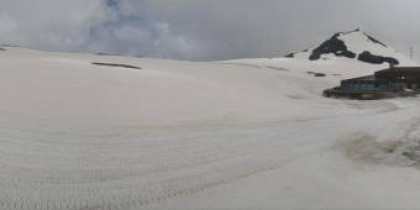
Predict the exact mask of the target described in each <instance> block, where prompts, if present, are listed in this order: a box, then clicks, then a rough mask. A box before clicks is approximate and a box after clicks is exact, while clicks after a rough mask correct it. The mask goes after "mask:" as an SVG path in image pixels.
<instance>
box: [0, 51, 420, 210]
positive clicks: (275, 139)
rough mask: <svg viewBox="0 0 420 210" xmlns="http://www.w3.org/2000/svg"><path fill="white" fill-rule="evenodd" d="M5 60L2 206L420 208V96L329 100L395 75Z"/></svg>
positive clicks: (367, 68) (278, 63)
mask: <svg viewBox="0 0 420 210" xmlns="http://www.w3.org/2000/svg"><path fill="white" fill-rule="evenodd" d="M5 49H6V51H3V52H0V98H1V103H0V170H1V173H0V209H5V210H10V209H28V210H37V209H42V210H44V209H52V210H58V209H122V210H125V209H159V210H160V209H194V210H195V209H384V208H391V209H395V208H401V209H402V208H405V209H409V208H414V209H415V208H418V207H419V206H420V205H419V203H418V201H417V200H418V198H417V195H418V193H420V189H419V188H418V187H417V185H418V184H420V176H418V175H419V174H420V171H418V169H416V168H415V167H414V166H415V164H414V162H413V161H412V160H410V159H408V158H407V157H406V156H404V155H402V153H404V152H405V151H406V150H407V149H410V148H411V147H410V145H411V143H412V142H413V141H412V140H415V139H417V137H418V135H419V132H418V130H417V127H418V125H420V124H419V123H420V121H419V119H418V117H417V116H416V115H417V114H418V113H419V112H420V109H419V108H418V107H420V106H419V105H420V101H419V100H418V98H405V99H393V100H384V101H363V102H361V101H350V100H332V99H326V98H323V97H321V93H322V90H323V89H325V88H329V87H332V86H335V85H337V84H338V82H339V81H340V80H341V79H344V78H350V77H354V76H359V75H363V74H368V73H371V72H373V71H375V70H377V69H381V68H384V67H386V66H387V65H370V64H366V63H361V62H355V61H353V60H350V59H345V58H338V59H334V60H322V61H319V62H309V61H302V60H299V59H287V58H282V59H248V60H232V61H224V62H213V63H189V62H179V61H170V60H154V59H137V58H124V57H113V56H97V55H89V54H62V53H47V52H39V51H34V50H28V49H22V48H5ZM92 62H94V63H108V64H121V65H131V66H135V67H139V69H132V68H123V67H112V66H103V65H101V66H98V65H93V64H92ZM140 68H141V69H140ZM308 71H313V72H322V73H325V74H326V77H321V78H315V77H314V76H313V75H312V74H308V73H307V72H308ZM384 145H385V146H384ZM386 145H397V146H398V148H397V149H395V152H389V149H384V148H388V147H387V146H386ZM393 151H394V150H393Z"/></svg>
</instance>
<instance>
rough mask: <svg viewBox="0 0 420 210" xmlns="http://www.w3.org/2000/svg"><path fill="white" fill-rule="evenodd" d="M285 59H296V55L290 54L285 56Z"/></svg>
mask: <svg viewBox="0 0 420 210" xmlns="http://www.w3.org/2000/svg"><path fill="white" fill-rule="evenodd" d="M284 57H285V58H294V57H295V53H289V54H287V55H285V56H284Z"/></svg>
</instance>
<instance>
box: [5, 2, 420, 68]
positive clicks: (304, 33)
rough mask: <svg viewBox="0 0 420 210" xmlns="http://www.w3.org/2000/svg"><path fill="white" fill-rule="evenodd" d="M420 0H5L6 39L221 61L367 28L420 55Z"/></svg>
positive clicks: (270, 52)
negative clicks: (338, 32) (419, 21)
mask: <svg viewBox="0 0 420 210" xmlns="http://www.w3.org/2000/svg"><path fill="white" fill-rule="evenodd" d="M418 8H420V1H418V0H399V1H396V0H36V1H34V0H2V1H0V43H3V44H12V45H21V46H25V47H31V48H36V49H43V50H52V51H77V52H107V53H115V54H124V55H134V56H142V57H159V58H171V59H186V60H217V59H230V58H241V57H261V56H272V55H273V54H274V53H276V54H283V53H286V52H290V51H300V50H302V49H305V48H308V47H313V46H314V45H317V44H319V43H320V42H322V41H324V40H325V39H326V38H328V37H329V36H331V35H332V33H334V32H337V31H346V30H353V29H355V28H359V27H360V28H361V29H362V30H364V31H366V32H368V33H370V34H371V35H373V36H374V37H376V38H378V39H379V40H381V41H383V42H385V43H387V44H388V45H391V46H393V47H394V48H396V49H397V50H399V51H401V52H403V53H406V54H408V51H409V47H410V46H414V48H415V49H417V51H418V53H417V54H416V55H418V56H416V58H418V59H417V60H420V24H418V23H417V21H418V20H420V13H419V12H418Z"/></svg>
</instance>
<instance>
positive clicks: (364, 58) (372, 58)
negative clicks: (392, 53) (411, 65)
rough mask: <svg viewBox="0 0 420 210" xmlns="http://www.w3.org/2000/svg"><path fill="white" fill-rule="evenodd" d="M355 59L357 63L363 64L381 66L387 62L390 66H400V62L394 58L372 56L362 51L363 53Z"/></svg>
mask: <svg viewBox="0 0 420 210" xmlns="http://www.w3.org/2000/svg"><path fill="white" fill-rule="evenodd" d="M357 59H358V60H359V61H363V62H366V63H371V64H383V63H385V62H387V63H389V64H392V65H398V64H400V62H399V61H398V60H397V59H395V58H392V57H383V56H379V55H373V54H372V53H370V52H369V51H364V52H363V53H361V54H360V55H359V57H358V58H357Z"/></svg>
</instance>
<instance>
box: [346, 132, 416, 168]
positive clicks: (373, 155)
mask: <svg viewBox="0 0 420 210" xmlns="http://www.w3.org/2000/svg"><path fill="white" fill-rule="evenodd" d="M339 147H340V149H341V150H342V152H344V154H345V155H346V156H347V157H348V158H350V159H352V160H354V161H355V162H356V163H358V164H363V165H378V164H379V165H387V166H394V167H395V166H396V167H417V168H420V142H419V141H416V140H408V141H404V140H397V141H385V142H380V141H377V140H376V139H375V138H374V137H371V136H362V137H359V138H355V139H351V140H347V141H344V142H342V143H340V145H339Z"/></svg>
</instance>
